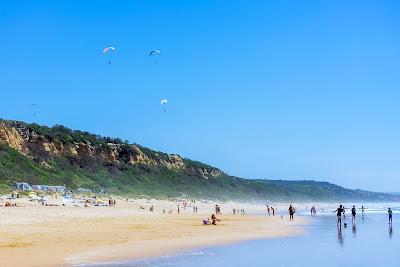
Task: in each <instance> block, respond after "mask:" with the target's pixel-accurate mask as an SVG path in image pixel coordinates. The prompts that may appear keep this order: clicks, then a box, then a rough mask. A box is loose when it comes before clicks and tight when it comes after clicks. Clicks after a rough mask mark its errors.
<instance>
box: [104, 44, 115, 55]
mask: <svg viewBox="0 0 400 267" xmlns="http://www.w3.org/2000/svg"><path fill="white" fill-rule="evenodd" d="M110 51H112V52H114V51H115V47H114V46H107V47H104V48H103V54H107V53H108V52H110Z"/></svg>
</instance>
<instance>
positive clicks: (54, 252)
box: [0, 199, 305, 267]
mask: <svg viewBox="0 0 400 267" xmlns="http://www.w3.org/2000/svg"><path fill="white" fill-rule="evenodd" d="M152 205H153V206H154V212H150V211H149V207H150V206H152ZM238 205H239V204H233V203H230V204H224V205H222V213H223V214H222V215H221V216H219V218H220V219H221V222H220V223H219V224H218V225H217V226H211V225H210V226H203V225H202V219H203V218H205V217H210V216H211V213H213V211H214V203H207V204H203V203H201V204H199V205H198V207H199V213H198V214H193V211H192V208H190V207H188V208H187V209H181V210H180V214H177V212H176V203H175V202H173V201H159V200H151V203H150V202H149V201H146V200H134V201H129V202H128V201H125V200H120V199H118V201H117V205H116V207H93V206H90V207H87V208H85V207H83V206H79V207H77V206H73V205H67V206H55V207H51V206H48V207H46V206H42V205H40V204H38V203H32V202H29V201H24V200H18V207H1V208H0V217H1V220H0V236H1V239H0V258H1V261H0V266H1V267H3V266H4V267H5V266H70V265H76V264H84V263H91V262H99V261H110V260H124V259H136V258H143V257H149V256H159V255H165V254H168V253H174V252H178V251H182V250H188V249H193V248H197V247H202V246H210V245H212V246H214V245H223V244H228V243H234V242H239V241H242V240H249V239H261V238H273V237H284V236H288V235H294V234H297V233H299V232H301V229H300V228H299V227H298V226H299V225H301V224H304V223H305V220H304V219H301V218H298V219H297V220H296V221H295V222H292V223H290V222H289V221H288V218H287V216H285V217H284V218H283V219H281V217H280V216H275V217H272V216H271V217H268V216H259V215H258V216H257V215H235V216H234V215H233V214H232V207H239V206H238ZM244 207H245V208H246V214H255V213H260V212H263V211H264V213H265V209H264V208H263V207H262V206H261V205H260V206H252V205H242V206H241V207H240V208H244ZM163 208H164V209H166V210H168V211H169V210H173V213H172V214H168V212H167V213H166V214H163V212H162V209H163ZM282 211H283V209H282Z"/></svg>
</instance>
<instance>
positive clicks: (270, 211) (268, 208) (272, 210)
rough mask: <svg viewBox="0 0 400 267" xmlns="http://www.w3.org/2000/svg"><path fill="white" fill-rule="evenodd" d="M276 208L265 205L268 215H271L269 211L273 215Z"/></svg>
mask: <svg viewBox="0 0 400 267" xmlns="http://www.w3.org/2000/svg"><path fill="white" fill-rule="evenodd" d="M276 210H277V208H274V207H272V206H271V207H270V206H268V205H267V212H268V216H271V213H272V216H275V211H276Z"/></svg>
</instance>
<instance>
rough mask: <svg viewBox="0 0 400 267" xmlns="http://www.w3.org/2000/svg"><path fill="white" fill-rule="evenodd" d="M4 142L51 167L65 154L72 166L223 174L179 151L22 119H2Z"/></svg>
mask: <svg viewBox="0 0 400 267" xmlns="http://www.w3.org/2000/svg"><path fill="white" fill-rule="evenodd" d="M0 142H1V143H3V144H6V145H8V146H9V147H11V148H13V149H15V150H16V151H18V152H20V153H21V154H22V155H25V156H26V157H28V158H30V159H32V160H33V161H35V162H37V163H39V164H40V165H41V166H44V167H47V168H52V165H51V162H52V161H53V160H54V159H55V158H59V157H64V158H66V159H68V160H69V162H70V163H71V165H75V166H78V167H80V168H82V169H85V168H90V162H91V160H92V161H97V162H99V163H102V164H103V165H104V166H113V165H121V164H127V165H147V166H158V167H165V168H168V169H171V170H179V171H183V172H184V173H186V174H188V175H196V176H199V177H203V178H204V179H208V178H215V177H218V176H219V175H221V171H220V170H219V169H217V168H213V167H211V166H208V165H206V164H200V163H198V164H196V162H195V161H191V160H187V159H183V158H182V157H180V156H179V155H176V154H165V153H162V152H155V151H152V150H150V149H147V148H144V147H140V146H139V145H136V144H128V143H126V142H122V141H121V140H119V139H113V138H109V137H108V138H104V137H101V136H96V135H92V134H90V133H87V132H80V131H72V130H70V129H68V128H65V127H63V126H60V125H58V126H54V127H52V128H47V127H44V126H38V125H34V124H26V123H23V122H18V121H0ZM82 159H85V160H82ZM84 162H86V163H87V164H86V165H85V164H84Z"/></svg>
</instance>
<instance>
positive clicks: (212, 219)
mask: <svg viewBox="0 0 400 267" xmlns="http://www.w3.org/2000/svg"><path fill="white" fill-rule="evenodd" d="M220 221H221V220H220V219H218V218H217V216H215V214H212V215H211V221H210V219H209V218H205V219H203V225H210V224H212V225H217V222H220Z"/></svg>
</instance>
